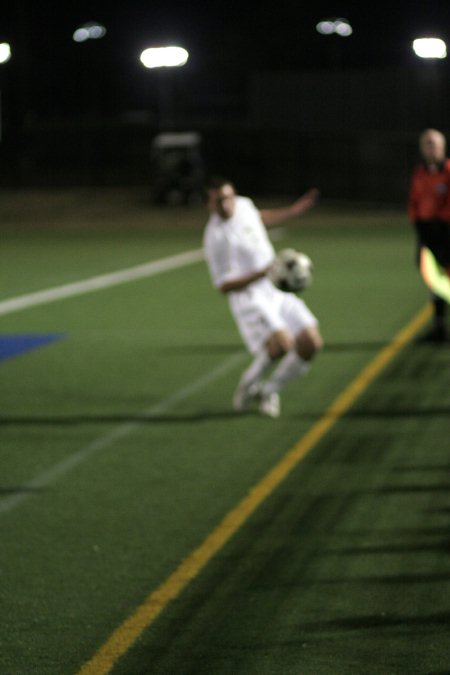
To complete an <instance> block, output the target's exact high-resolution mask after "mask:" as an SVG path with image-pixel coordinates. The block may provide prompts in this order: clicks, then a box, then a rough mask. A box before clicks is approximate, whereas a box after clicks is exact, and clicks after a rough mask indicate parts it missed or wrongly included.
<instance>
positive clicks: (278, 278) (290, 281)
mask: <svg viewBox="0 0 450 675" xmlns="http://www.w3.org/2000/svg"><path fill="white" fill-rule="evenodd" d="M312 274H313V264H312V261H311V258H310V257H309V256H307V255H306V254H305V253H301V252H300V251H296V250H295V249H293V248H285V249H283V250H282V251H279V253H277V255H276V256H275V259H274V261H273V263H272V265H271V267H270V268H269V272H268V276H269V279H270V280H271V281H272V283H273V284H274V285H275V286H276V287H277V288H279V289H280V290H282V291H286V292H289V293H299V292H300V291H304V290H305V288H307V287H308V286H309V285H310V284H311V282H312Z"/></svg>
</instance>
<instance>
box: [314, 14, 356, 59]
mask: <svg viewBox="0 0 450 675" xmlns="http://www.w3.org/2000/svg"><path fill="white" fill-rule="evenodd" d="M316 30H317V32H318V33H320V34H321V35H327V36H330V38H331V43H332V44H331V46H332V58H331V60H332V65H333V67H334V68H340V67H341V65H342V64H341V45H340V41H339V39H340V38H345V37H350V35H351V34H352V33H353V28H352V27H351V25H350V22H349V21H348V20H347V19H344V18H342V17H341V18H338V17H331V18H328V19H323V20H322V21H319V23H318V24H317V25H316Z"/></svg>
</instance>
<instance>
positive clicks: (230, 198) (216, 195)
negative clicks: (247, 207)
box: [209, 185, 236, 220]
mask: <svg viewBox="0 0 450 675" xmlns="http://www.w3.org/2000/svg"><path fill="white" fill-rule="evenodd" d="M235 205H236V193H235V191H234V189H233V187H232V186H231V185H223V186H222V187H221V188H219V189H218V190H210V192H209V209H210V211H214V212H215V213H218V214H219V216H220V217H221V218H223V219H224V220H228V219H229V218H231V217H232V216H233V214H234V208H235Z"/></svg>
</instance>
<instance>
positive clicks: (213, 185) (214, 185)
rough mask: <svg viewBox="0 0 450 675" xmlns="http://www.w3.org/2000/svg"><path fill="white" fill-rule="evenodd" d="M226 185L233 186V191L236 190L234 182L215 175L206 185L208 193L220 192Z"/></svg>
mask: <svg viewBox="0 0 450 675" xmlns="http://www.w3.org/2000/svg"><path fill="white" fill-rule="evenodd" d="M224 185H231V187H232V188H233V190H235V186H234V183H233V181H231V180H228V178H225V177H224V176H218V175H214V176H211V177H210V178H209V179H208V181H207V183H206V191H208V190H220V188H223V186H224Z"/></svg>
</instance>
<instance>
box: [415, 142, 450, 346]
mask: <svg viewBox="0 0 450 675" xmlns="http://www.w3.org/2000/svg"><path fill="white" fill-rule="evenodd" d="M419 150H420V153H421V155H422V158H423V162H422V164H420V165H419V166H417V167H416V169H415V170H414V173H413V175H412V178H411V185H410V192H409V200H408V214H409V217H410V219H411V221H412V223H413V224H414V226H415V229H416V233H417V245H418V252H419V251H420V247H421V246H426V247H427V248H429V249H430V251H431V252H432V253H433V255H434V257H435V258H436V260H437V261H438V263H439V264H440V265H442V266H443V267H447V268H448V267H450V159H447V157H446V142H445V137H444V135H443V134H442V133H441V132H440V131H437V130H436V129H425V131H423V132H422V133H421V135H420V137H419ZM418 257H419V255H418ZM432 300H433V305H434V322H433V326H432V328H431V330H430V331H429V332H428V333H426V334H425V335H424V337H423V338H422V339H423V340H425V341H430V342H448V341H449V339H450V338H449V334H448V331H447V327H446V316H447V311H448V304H447V303H446V301H445V300H443V299H442V298H440V297H438V296H436V295H433V297H432Z"/></svg>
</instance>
